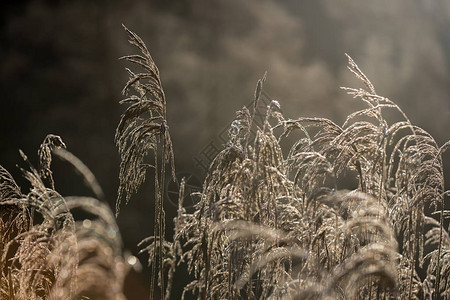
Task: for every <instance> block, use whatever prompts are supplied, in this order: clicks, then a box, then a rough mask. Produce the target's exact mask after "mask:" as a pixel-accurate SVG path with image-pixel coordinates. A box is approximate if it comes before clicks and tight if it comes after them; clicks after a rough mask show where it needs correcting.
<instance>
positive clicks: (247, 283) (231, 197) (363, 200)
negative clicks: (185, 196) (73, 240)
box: [175, 57, 450, 299]
mask: <svg viewBox="0 0 450 300" xmlns="http://www.w3.org/2000/svg"><path fill="white" fill-rule="evenodd" d="M348 59H349V69H350V71H351V72H353V73H354V74H355V75H356V76H357V78H359V79H360V80H361V81H362V82H363V84H364V85H365V86H366V88H367V89H362V88H359V89H353V88H343V89H344V90H345V91H346V92H347V93H348V94H349V95H351V96H353V97H355V98H359V99H360V100H362V101H363V103H365V104H366V106H367V108H365V109H362V110H360V111H356V112H354V113H352V114H350V115H349V116H348V118H347V119H346V121H345V122H344V124H343V125H341V126H339V125H337V124H336V123H334V122H332V121H331V120H328V119H324V118H304V117H302V118H298V119H285V118H284V117H283V115H282V114H281V112H280V106H279V103H278V102H277V101H272V102H271V103H270V105H269V106H268V107H267V111H266V118H265V122H264V124H263V125H262V126H257V125H255V122H253V118H254V115H255V109H256V105H255V107H253V108H250V109H253V111H252V112H250V110H249V109H248V108H246V107H244V108H243V109H242V110H241V111H239V112H238V113H237V118H236V120H235V121H234V122H233V123H232V125H231V128H230V131H229V133H230V138H229V142H228V144H227V147H226V148H225V149H224V150H223V151H222V152H221V153H219V154H218V155H217V157H216V158H215V159H214V161H213V162H212V164H211V166H210V169H209V172H208V174H207V177H206V179H205V181H204V184H203V191H202V192H201V193H200V194H199V195H198V197H199V202H198V204H197V205H196V211H195V212H194V213H192V214H186V213H185V211H183V213H182V214H181V217H178V218H177V219H176V229H175V230H176V232H177V234H176V235H175V240H177V241H178V243H180V239H181V241H183V243H184V244H183V248H184V251H183V255H182V256H181V257H180V261H185V262H187V265H188V270H189V271H190V272H191V273H192V274H193V275H194V276H195V280H194V281H193V282H191V283H190V284H189V285H188V286H186V288H185V293H188V292H190V293H193V294H194V295H196V296H197V297H199V298H201V299H237V298H239V299H241V298H244V299H255V298H257V299H266V298H275V299H280V298H286V299H291V298H295V299H385V298H401V299H414V298H415V299H425V298H426V299H429V298H433V299H446V298H447V297H448V293H449V291H450V290H449V280H448V278H449V275H450V265H449V256H448V249H449V248H448V246H449V244H448V242H449V237H448V232H447V231H446V230H445V229H444V227H443V224H444V221H445V218H448V212H447V211H445V209H444V208H445V203H444V202H445V197H448V194H449V193H448V192H445V191H444V178H443V165H442V158H441V156H442V153H443V151H445V149H446V148H448V146H449V143H446V144H445V145H444V146H442V147H439V146H438V145H437V144H436V142H435V141H434V139H433V138H432V137H431V136H430V135H429V134H428V133H427V132H425V131H424V130H423V129H421V128H419V127H417V126H414V125H412V124H411V122H410V121H409V119H408V118H407V117H406V115H405V114H404V112H403V111H402V110H401V109H400V108H399V107H398V106H397V105H396V104H395V103H394V102H392V101H391V100H389V99H387V98H385V97H381V96H378V95H377V94H376V91H375V88H374V86H373V84H372V83H371V82H370V81H369V80H368V78H367V77H366V76H365V75H364V74H363V73H362V71H361V70H360V69H359V67H358V66H357V65H356V63H355V62H354V61H353V60H352V59H351V58H350V57H348ZM264 81H265V76H264V78H263V79H262V80H260V81H258V84H257V88H256V92H255V103H257V102H258V99H259V95H260V94H261V91H262V88H263V83H264ZM386 110H391V111H394V112H397V115H398V116H399V121H396V122H394V123H392V124H390V123H389V122H388V121H387V119H386V118H385V111H386ZM252 130H254V131H256V134H255V136H252V135H251V132H252ZM276 132H278V133H276ZM293 132H297V134H298V135H299V136H300V137H299V138H298V139H297V141H296V142H294V143H293V145H292V146H291V148H290V149H289V151H288V152H287V153H284V152H283V151H282V147H281V146H280V144H281V143H284V141H286V140H287V139H286V138H287V137H288V136H289V135H291V134H292V133H293ZM343 176H346V177H347V178H348V177H353V178H355V179H356V180H357V182H358V187H357V189H355V190H354V191H345V190H340V186H341V185H342V180H341V178H342V177H343ZM429 211H433V212H434V213H432V215H429V216H428V215H426V213H428V212H429ZM433 217H434V218H433ZM430 224H431V225H432V226H431V227H430V226H428V225H430ZM425 246H427V247H425Z"/></svg>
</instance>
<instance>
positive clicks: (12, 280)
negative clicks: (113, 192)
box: [0, 135, 127, 299]
mask: <svg viewBox="0 0 450 300" xmlns="http://www.w3.org/2000/svg"><path fill="white" fill-rule="evenodd" d="M62 147H65V145H64V143H63V142H62V140H61V138H60V137H58V136H55V135H48V136H47V137H46V138H45V140H44V142H43V143H42V145H41V147H40V149H39V152H38V154H39V159H40V168H39V169H35V168H34V167H33V166H32V165H31V163H30V162H29V161H28V158H27V157H26V156H25V154H23V153H22V152H21V155H22V157H23V158H24V160H25V161H26V162H27V163H28V170H22V171H23V173H24V176H25V178H26V179H27V180H28V181H29V182H30V183H31V190H30V192H29V193H28V194H22V192H21V191H20V189H19V187H18V186H17V184H16V183H15V181H14V179H13V178H12V176H11V175H10V174H9V173H8V172H7V171H6V170H5V169H4V168H3V167H1V166H0V207H1V210H0V215H1V219H0V232H1V236H2V238H1V244H0V247H1V252H0V253H1V258H0V264H1V272H2V273H1V281H0V298H1V299H124V296H123V293H122V285H123V281H124V276H125V274H126V271H127V270H126V265H125V263H124V260H123V258H122V254H121V249H122V245H121V240H120V236H119V233H118V228H117V224H116V222H115V218H114V215H113V214H112V212H111V211H110V209H109V208H108V206H107V205H105V204H103V203H101V202H99V201H98V200H96V199H94V198H83V197H63V196H61V195H60V194H58V193H57V192H56V191H55V190H54V180H53V175H52V172H51V170H50V163H51V159H52V154H53V152H54V151H56V150H55V149H57V148H62ZM60 151H63V150H60ZM63 153H65V154H66V159H69V160H70V159H72V158H74V160H73V162H72V163H73V164H75V165H76V164H77V163H79V160H78V159H76V158H75V157H74V156H73V154H70V152H68V151H67V150H64V152H63ZM83 166H84V165H83ZM86 172H87V171H86ZM89 174H92V173H90V171H89ZM89 180H93V182H96V180H95V178H94V179H92V178H87V179H86V181H89ZM74 209H78V210H85V211H86V212H89V214H90V215H92V214H94V215H95V218H94V219H92V220H90V219H82V220H78V219H76V218H75V217H74V215H73V210H74Z"/></svg>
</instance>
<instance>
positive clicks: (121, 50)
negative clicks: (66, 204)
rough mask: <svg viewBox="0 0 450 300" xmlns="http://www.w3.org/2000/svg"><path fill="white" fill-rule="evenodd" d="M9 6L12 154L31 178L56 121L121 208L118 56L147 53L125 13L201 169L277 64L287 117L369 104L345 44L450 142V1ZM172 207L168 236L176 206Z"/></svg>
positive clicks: (58, 177)
mask: <svg viewBox="0 0 450 300" xmlns="http://www.w3.org/2000/svg"><path fill="white" fill-rule="evenodd" d="M0 14H1V20H0V24H1V25H0V26H1V27H0V28H1V29H0V58H1V62H0V86H1V89H0V90H1V96H0V97H1V98H0V99H1V100H0V101H1V109H0V164H1V165H3V166H4V167H5V168H7V169H8V170H9V171H10V172H11V173H12V174H13V176H14V177H15V178H16V180H17V181H18V182H19V183H20V184H22V186H26V183H25V182H24V180H23V179H22V178H21V173H20V171H19V170H18V169H17V168H16V164H19V165H22V166H23V165H24V164H23V162H21V159H20V157H19V154H18V149H22V150H23V151H24V152H25V153H27V154H28V156H29V157H30V159H31V160H32V162H34V163H35V164H37V148H38V146H39V144H40V143H41V142H42V140H43V139H44V137H45V136H46V135H47V134H48V133H53V134H57V135H60V136H61V137H62V138H63V140H64V141H65V143H66V145H67V146H68V149H69V150H70V151H71V152H73V153H74V154H75V155H77V156H78V157H79V158H80V159H81V160H82V161H83V162H84V163H86V165H88V166H89V167H90V168H91V170H92V171H93V172H94V174H95V175H96V176H97V178H98V180H99V182H100V184H101V186H102V187H103V189H104V191H105V194H106V199H107V201H108V202H109V203H110V205H111V207H114V202H115V198H116V191H117V186H118V178H117V177H118V167H119V156H118V154H117V149H116V147H115V145H114V142H113V139H114V131H115V127H116V125H117V123H118V121H119V118H120V114H121V112H122V111H123V110H124V107H121V106H120V105H119V104H118V101H119V100H120V99H121V94H120V91H121V89H122V86H123V84H124V83H125V81H126V80H127V74H126V72H125V70H124V67H125V64H124V62H122V61H119V60H118V59H117V58H118V57H120V56H122V55H126V54H130V53H134V52H135V49H134V48H132V47H131V46H130V45H129V44H128V42H127V37H126V34H125V32H124V30H123V29H122V26H121V24H122V23H123V24H125V25H126V26H127V27H129V28H130V29H131V30H133V31H135V32H137V33H138V34H139V35H140V36H141V37H142V38H143V40H144V41H145V42H146V44H147V46H148V48H149V50H150V52H151V53H152V55H153V58H154V60H155V61H156V63H157V65H158V66H159V68H160V72H161V77H162V82H163V85H164V88H165V92H166V97H167V102H168V104H167V105H168V122H169V126H170V130H171V135H172V140H173V144H174V149H175V160H176V166H177V171H178V172H185V173H186V174H193V175H194V176H195V177H196V178H198V180H201V179H202V170H201V168H199V166H198V165H197V164H198V162H197V163H196V162H195V160H194V159H195V158H198V157H199V155H201V153H202V151H203V150H204V149H205V147H207V146H208V145H209V143H210V142H211V141H213V140H217V136H218V135H219V134H220V133H221V132H222V131H223V129H224V128H226V126H227V125H228V124H229V123H230V122H231V121H232V120H233V118H234V116H235V111H236V110H238V109H240V108H242V106H243V105H245V104H247V103H248V102H249V101H251V100H252V97H253V92H254V88H255V85H256V81H257V79H258V78H260V77H261V76H262V75H263V74H264V71H266V70H267V71H268V80H267V84H266V86H265V90H266V92H267V93H268V94H270V96H271V97H272V98H274V99H277V100H278V101H279V102H280V104H281V107H282V110H283V111H284V112H285V115H286V117H291V118H295V117H299V116H322V117H328V118H331V119H333V120H334V121H336V122H337V123H342V122H343V121H344V120H345V117H346V116H347V115H348V114H349V113H351V112H352V111H354V110H355V109H357V108H360V107H361V105H360V103H359V102H358V101H357V100H354V99H352V98H351V97H349V96H347V95H345V93H344V92H343V91H341V90H340V89H339V87H340V86H357V87H359V86H360V84H359V82H358V81H357V80H355V79H354V77H353V75H352V74H351V73H350V72H349V71H347V69H346V65H347V60H346V57H345V55H344V53H349V54H350V55H351V56H352V57H353V58H354V60H355V61H356V62H357V63H358V64H359V66H360V67H361V69H362V70H363V71H364V72H365V73H366V75H367V76H368V77H369V78H370V79H371V80H372V82H373V83H374V85H375V87H376V89H377V92H378V93H379V94H380V95H383V96H386V97H388V98H390V99H392V100H395V101H396V103H397V104H399V105H400V107H402V108H403V110H404V111H405V112H406V114H407V115H408V116H409V118H410V120H411V121H412V122H413V123H414V124H416V125H419V126H421V127H423V128H424V129H425V130H427V131H429V132H430V133H431V134H432V135H433V136H434V137H435V139H436V141H437V142H438V144H439V145H442V144H443V143H444V142H445V141H447V140H448V139H449V137H450V132H449V128H450V2H449V1H447V0H414V1H412V0H398V1H390V0H380V1H350V0H342V1H334V0H313V1H296V0H283V1H257V0H249V1H237V0H212V1H211V0H191V1H188V0H182V1H164V0H157V1H144V0H136V1H38V0H36V1H8V2H6V3H4V4H2V9H1V12H0ZM446 159H447V164H446V170H447V171H446V173H447V178H448V177H449V176H450V174H449V172H448V160H449V155H448V154H446ZM54 169H55V171H54V173H55V181H56V188H57V189H58V190H59V191H60V192H61V193H62V194H63V195H86V194H87V195H90V192H89V190H87V189H86V188H85V187H84V186H83V184H82V180H81V179H80V178H79V177H77V175H75V174H73V172H72V171H70V167H69V166H68V165H66V164H64V163H61V162H58V161H57V160H55V162H54ZM150 181H151V180H150ZM150 181H149V182H147V184H144V187H143V188H142V189H141V192H140V193H139V194H138V195H136V196H135V197H133V199H132V201H131V203H130V205H129V206H127V207H124V208H122V212H121V215H120V216H119V219H118V223H119V226H120V228H121V230H122V236H123V239H124V243H125V247H126V248H127V249H129V250H130V251H131V252H132V253H134V254H136V255H137V251H138V248H137V246H136V244H137V243H138V242H139V241H140V240H141V239H142V238H144V237H146V236H149V235H151V234H152V225H151V224H152V219H153V208H152V206H153V198H152V193H151V190H150V187H151V186H152V182H150ZM23 192H26V188H23ZM166 210H167V214H168V220H169V221H168V222H167V223H168V225H167V226H168V233H167V234H168V236H170V228H171V227H170V223H171V221H170V220H171V219H172V218H173V216H174V208H173V207H172V206H170V204H169V205H168V206H167V207H166ZM138 257H139V259H140V260H141V262H142V263H144V262H145V260H146V259H147V257H146V256H145V255H138ZM144 273H145V271H144ZM186 280H187V279H186V278H185V276H181V277H180V276H178V277H177V278H176V281H175V282H176V284H177V283H178V285H183V284H184V282H186ZM148 282H149V275H148V274H132V275H131V276H130V277H129V279H128V280H127V288H126V289H127V293H128V295H129V298H130V299H146V298H147V292H146V290H145V289H146V286H148ZM178 289H179V288H178ZM179 295H180V294H179V293H178V292H177V293H175V294H174V296H173V298H174V299H176V298H179Z"/></svg>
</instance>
